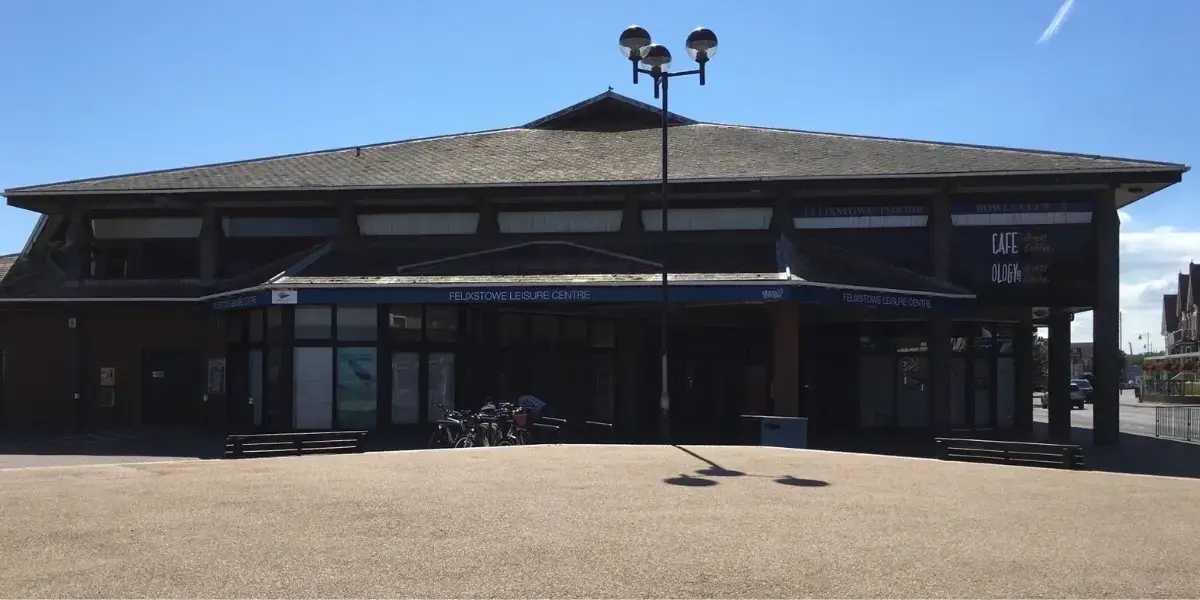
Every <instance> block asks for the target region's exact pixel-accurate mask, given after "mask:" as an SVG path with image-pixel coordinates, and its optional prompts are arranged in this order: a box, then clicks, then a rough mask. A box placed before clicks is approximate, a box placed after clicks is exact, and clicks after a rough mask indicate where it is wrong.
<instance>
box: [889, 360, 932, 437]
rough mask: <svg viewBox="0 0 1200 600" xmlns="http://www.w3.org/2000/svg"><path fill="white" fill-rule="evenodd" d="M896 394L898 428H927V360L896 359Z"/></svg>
mask: <svg viewBox="0 0 1200 600" xmlns="http://www.w3.org/2000/svg"><path fill="white" fill-rule="evenodd" d="M897 361H898V362H897V366H898V370H899V374H898V381H897V384H898V385H899V386H900V387H899V390H898V391H897V394H896V403H897V404H898V406H897V425H898V426H899V427H928V426H929V386H928V383H929V360H928V359H927V358H926V357H924V356H901V357H898V358H897Z"/></svg>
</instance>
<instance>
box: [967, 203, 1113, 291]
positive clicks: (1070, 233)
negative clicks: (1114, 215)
mask: <svg viewBox="0 0 1200 600" xmlns="http://www.w3.org/2000/svg"><path fill="white" fill-rule="evenodd" d="M1001 214H1014V213H1001ZM1024 214H1033V213H1024ZM1089 215H1090V213H1089ZM953 260H954V276H953V279H954V282H955V283H957V284H959V285H962V286H964V287H966V288H967V289H970V290H972V291H974V292H975V293H976V294H977V295H978V296H979V298H980V300H981V301H983V302H985V303H989V304H1006V305H1014V306H1091V304H1092V303H1093V301H1094V295H1095V288H1096V281H1095V280H1096V262H1095V233H1094V230H1093V228H1092V226H1091V225H1090V224H1079V225H1065V224H1063V225H995V226H982V225H975V226H970V227H964V228H958V229H956V230H955V232H954V257H953Z"/></svg>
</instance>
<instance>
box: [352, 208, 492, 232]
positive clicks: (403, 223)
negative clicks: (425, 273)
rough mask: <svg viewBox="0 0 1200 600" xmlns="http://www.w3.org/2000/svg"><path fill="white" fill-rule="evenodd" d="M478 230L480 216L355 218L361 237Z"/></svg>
mask: <svg viewBox="0 0 1200 600" xmlns="http://www.w3.org/2000/svg"><path fill="white" fill-rule="evenodd" d="M478 227H479V213H404V214H378V215H358V230H359V232H360V233H362V235H461V234H470V233H475V230H476V229H478Z"/></svg>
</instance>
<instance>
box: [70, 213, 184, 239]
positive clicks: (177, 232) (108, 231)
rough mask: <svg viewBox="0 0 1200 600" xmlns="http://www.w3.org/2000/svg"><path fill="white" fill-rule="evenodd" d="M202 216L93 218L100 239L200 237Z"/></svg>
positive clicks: (93, 224) (94, 231) (96, 234)
mask: <svg viewBox="0 0 1200 600" xmlns="http://www.w3.org/2000/svg"><path fill="white" fill-rule="evenodd" d="M200 227H201V219H200V217H151V218H145V219H139V218H131V217H118V218H111V219H92V236H94V237H95V238H96V239H98V240H145V239H182V238H195V237H200Z"/></svg>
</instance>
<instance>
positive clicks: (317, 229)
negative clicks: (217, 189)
mask: <svg viewBox="0 0 1200 600" xmlns="http://www.w3.org/2000/svg"><path fill="white" fill-rule="evenodd" d="M221 228H222V229H223V230H224V233H225V237H232V238H236V237H329V236H332V235H334V234H335V233H337V228H338V218H337V217H225V218H223V219H221Z"/></svg>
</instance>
